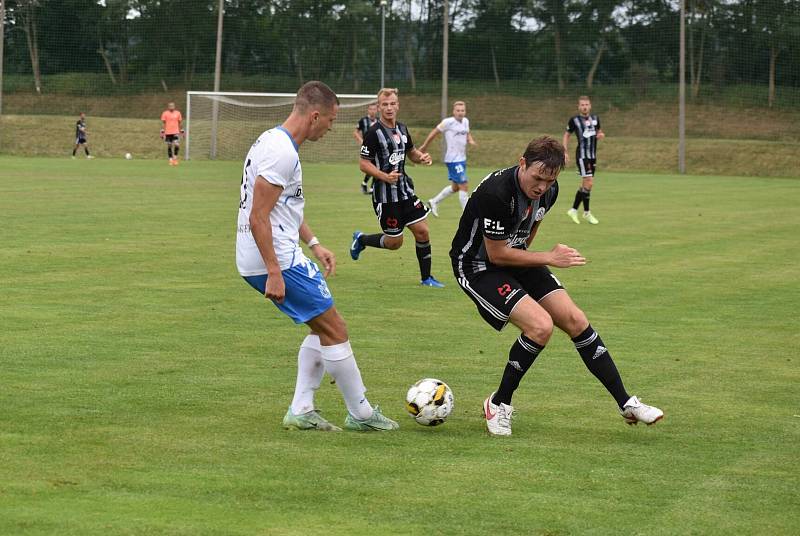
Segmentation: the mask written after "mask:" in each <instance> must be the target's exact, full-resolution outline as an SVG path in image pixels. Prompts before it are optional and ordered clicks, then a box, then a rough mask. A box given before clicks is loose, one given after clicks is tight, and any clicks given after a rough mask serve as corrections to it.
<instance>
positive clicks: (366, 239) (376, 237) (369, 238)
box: [358, 233, 383, 248]
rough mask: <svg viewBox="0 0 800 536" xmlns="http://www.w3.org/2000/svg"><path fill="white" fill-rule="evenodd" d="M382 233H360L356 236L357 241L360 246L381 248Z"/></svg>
mask: <svg viewBox="0 0 800 536" xmlns="http://www.w3.org/2000/svg"><path fill="white" fill-rule="evenodd" d="M382 239H383V233H376V234H369V235H367V234H362V235H361V236H359V237H358V242H359V243H360V244H361V245H362V246H367V247H370V248H382V247H383V240H382Z"/></svg>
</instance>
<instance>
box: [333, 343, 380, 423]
mask: <svg viewBox="0 0 800 536" xmlns="http://www.w3.org/2000/svg"><path fill="white" fill-rule="evenodd" d="M320 350H321V352H322V362H323V363H324V365H325V371H326V372H327V373H328V374H330V376H331V378H333V379H334V380H336V387H338V388H339V391H340V392H341V393H342V397H343V398H344V404H345V406H347V411H349V412H350V415H352V416H353V417H355V418H356V419H358V420H359V421H363V420H365V419H369V418H370V417H372V406H370V404H369V401H368V400H367V397H366V395H365V393H366V391H367V388H366V387H364V382H362V381H361V371H360V370H358V365H357V364H356V358H355V356H354V355H353V349H352V348H351V347H350V341H345V342H343V343H341V344H334V345H333V346H320Z"/></svg>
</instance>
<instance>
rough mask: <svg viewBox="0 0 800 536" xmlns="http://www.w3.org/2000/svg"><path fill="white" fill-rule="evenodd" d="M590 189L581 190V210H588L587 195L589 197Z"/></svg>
mask: <svg viewBox="0 0 800 536" xmlns="http://www.w3.org/2000/svg"><path fill="white" fill-rule="evenodd" d="M591 195H592V191H591V190H585V191H584V192H583V210H584V211H586V212H589V197H591Z"/></svg>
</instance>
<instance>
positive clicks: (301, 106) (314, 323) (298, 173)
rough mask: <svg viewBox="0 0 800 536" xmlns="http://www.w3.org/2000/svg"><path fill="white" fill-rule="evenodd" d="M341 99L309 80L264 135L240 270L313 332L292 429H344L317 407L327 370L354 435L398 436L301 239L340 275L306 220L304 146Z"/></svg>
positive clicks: (243, 215)
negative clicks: (373, 396)
mask: <svg viewBox="0 0 800 536" xmlns="http://www.w3.org/2000/svg"><path fill="white" fill-rule="evenodd" d="M338 108H339V99H338V98H337V97H336V94H335V93H334V92H333V90H331V88H329V87H328V86H327V85H325V84H323V83H322V82H316V81H314V82H308V83H306V84H305V85H304V86H303V87H301V88H300V90H299V91H298V92H297V97H296V99H295V103H294V108H293V109H292V112H291V114H290V115H289V117H288V118H287V119H286V121H284V122H283V124H282V125H280V126H278V127H275V128H274V129H271V130H268V131H266V132H264V133H263V134H261V136H259V138H258V139H257V140H256V142H255V143H254V144H253V146H252V147H251V148H250V151H249V152H248V153H247V158H246V160H245V164H244V171H243V173H242V185H241V191H240V197H239V222H238V232H237V234H236V266H237V268H238V270H239V273H240V274H241V276H242V277H243V278H244V279H245V281H247V282H248V283H249V284H250V286H252V287H253V288H255V289H256V290H258V291H259V292H260V293H261V294H263V295H264V296H265V297H266V298H268V299H270V300H272V302H273V303H274V304H275V305H276V306H277V307H278V309H280V310H281V311H282V312H283V313H285V314H286V315H287V316H289V317H290V318H291V319H292V320H294V321H295V323H297V324H300V323H304V324H306V325H308V326H309V327H310V328H311V333H310V334H309V335H308V336H307V337H306V338H305V340H304V341H303V343H302V344H301V345H300V352H299V353H298V356H297V383H296V385H295V393H294V398H293V400H292V403H291V405H290V406H289V410H288V411H287V412H286V416H285V417H284V418H283V426H284V427H285V428H298V429H301V430H323V431H341V428H339V427H338V426H336V425H334V424H331V423H330V422H328V421H327V420H326V419H324V418H323V417H322V416H321V415H320V414H319V413H318V411H317V409H316V406H315V405H314V393H315V391H316V390H317V389H319V387H320V384H321V382H322V376H323V375H324V374H325V372H327V373H328V374H329V375H330V376H331V377H332V378H333V379H334V380H335V382H336V385H337V386H338V388H339V390H340V391H341V393H342V396H343V397H344V401H345V405H346V406H347V410H348V413H347V417H346V418H345V423H344V424H345V427H346V428H348V429H350V430H363V431H372V430H395V429H397V428H398V425H397V423H396V422H394V421H393V420H391V419H388V418H387V417H384V416H383V414H382V413H381V411H380V409H379V408H378V407H377V406H375V407H374V408H373V407H372V406H371V405H370V403H369V402H368V401H367V398H366V396H365V394H364V393H365V392H366V387H364V384H363V382H362V381H361V372H360V371H359V369H358V365H357V364H356V360H355V356H354V355H353V350H352V348H351V347H350V341H349V339H348V336H347V326H346V325H345V322H344V320H343V319H342V317H341V316H340V315H339V313H338V311H337V310H336V307H335V306H334V304H333V298H332V297H331V293H330V290H329V289H328V285H327V284H326V282H325V279H323V276H322V275H321V274H320V271H319V268H318V267H317V265H316V264H315V263H314V262H312V261H311V260H309V259H308V258H307V257H306V256H305V254H304V253H303V250H302V248H301V247H300V241H301V240H302V241H303V242H304V243H305V244H306V245H307V246H308V248H309V249H310V250H311V252H312V253H313V254H314V256H315V257H316V258H317V260H319V261H320V262H321V263H322V265H323V266H324V268H325V276H326V277H327V276H328V275H331V274H333V273H334V272H335V270H336V259H335V257H334V255H333V253H332V252H330V251H329V250H328V249H326V248H324V247H322V246H321V245H320V243H319V240H317V238H316V237H315V236H314V233H313V232H312V231H311V228H310V227H309V225H308V224H307V223H306V221H305V216H304V214H303V207H304V204H305V200H304V197H303V172H302V168H301V166H300V158H299V156H298V153H297V151H298V148H299V147H300V145H301V144H302V143H303V142H304V141H306V140H309V141H317V140H318V139H320V138H322V137H323V136H324V135H325V134H326V133H327V132H328V131H329V130H330V129H331V125H332V124H333V122H334V120H335V119H336V114H337V112H338Z"/></svg>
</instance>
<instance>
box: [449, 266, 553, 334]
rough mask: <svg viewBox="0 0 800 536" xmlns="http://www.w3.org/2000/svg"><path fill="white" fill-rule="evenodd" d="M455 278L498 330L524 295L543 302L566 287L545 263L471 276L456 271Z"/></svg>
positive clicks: (502, 326)
mask: <svg viewBox="0 0 800 536" xmlns="http://www.w3.org/2000/svg"><path fill="white" fill-rule="evenodd" d="M456 279H457V280H458V285H459V286H460V287H461V290H463V291H464V292H465V293H466V294H467V296H469V297H470V299H472V301H473V302H475V306H476V307H477V308H478V312H479V313H480V314H481V316H482V317H483V319H484V320H486V322H488V324H489V325H490V326H492V327H493V328H494V329H496V330H497V331H500V330H501V329H503V328H504V327H505V325H506V324H507V323H508V318H509V317H510V316H511V311H513V310H514V306H515V305H517V303H519V301H520V300H521V299H522V298H523V297H525V296H530V297H531V298H533V299H534V300H536V301H537V302H540V301H542V300H543V299H544V298H545V297H547V296H549V295H550V294H552V293H553V292H556V291H557V290H563V289H564V286H563V285H562V284H561V281H559V280H558V279H557V278H556V276H554V275H553V274H552V273H551V272H550V270H549V269H548V268H547V267H546V266H537V267H534V268H521V269H516V270H506V271H487V272H480V273H478V274H475V275H472V276H469V278H466V277H458V275H456Z"/></svg>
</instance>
